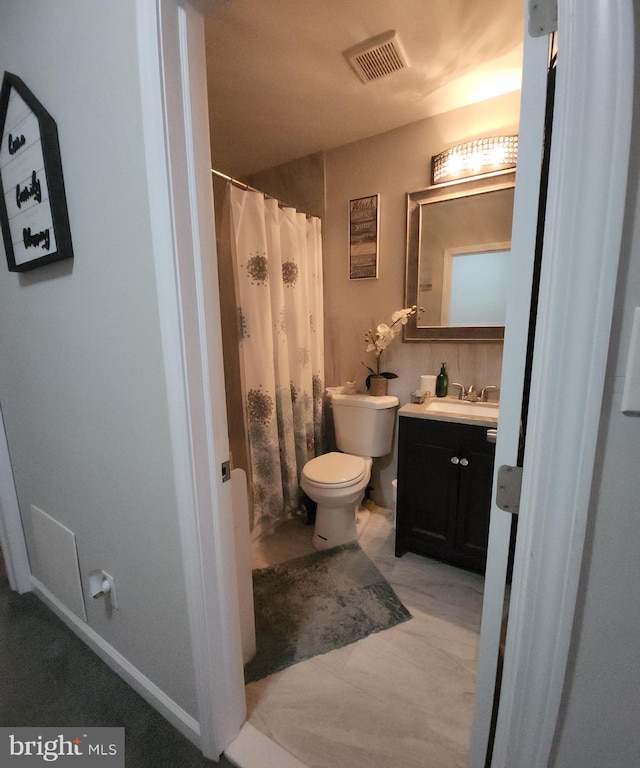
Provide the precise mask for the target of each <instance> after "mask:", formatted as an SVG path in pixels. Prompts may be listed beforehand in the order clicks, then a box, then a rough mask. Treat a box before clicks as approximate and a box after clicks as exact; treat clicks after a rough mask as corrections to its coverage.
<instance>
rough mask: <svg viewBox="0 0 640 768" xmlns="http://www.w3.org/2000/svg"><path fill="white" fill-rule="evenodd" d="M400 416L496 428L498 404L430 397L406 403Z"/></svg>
mask: <svg viewBox="0 0 640 768" xmlns="http://www.w3.org/2000/svg"><path fill="white" fill-rule="evenodd" d="M398 413H399V414H400V416H408V417H410V418H413V419H432V420H433V421H453V422H455V423H457V424H471V425H472V426H476V427H493V428H495V427H497V426H498V415H499V407H498V403H471V402H467V401H466V400H458V399H457V398H454V397H432V398H431V399H430V400H426V401H425V402H424V403H420V404H417V403H407V405H403V406H402V408H400V410H399V411H398Z"/></svg>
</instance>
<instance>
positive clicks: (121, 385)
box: [0, 0, 197, 715]
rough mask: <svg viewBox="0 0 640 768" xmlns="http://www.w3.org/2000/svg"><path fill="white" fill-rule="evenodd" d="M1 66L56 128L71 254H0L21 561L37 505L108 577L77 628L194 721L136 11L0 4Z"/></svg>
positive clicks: (0, 358)
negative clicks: (28, 259)
mask: <svg viewBox="0 0 640 768" xmlns="http://www.w3.org/2000/svg"><path fill="white" fill-rule="evenodd" d="M4 70H9V71H11V72H14V73H15V74H17V75H19V76H20V77H21V78H22V79H23V80H24V81H25V82H26V84H27V85H28V86H29V87H30V88H31V90H32V91H33V92H34V93H35V95H36V96H37V97H38V98H39V99H40V101H41V102H42V103H43V104H44V106H45V107H46V108H47V109H48V110H49V112H50V113H51V115H52V116H53V117H54V119H55V120H56V121H57V125H58V132H59V136H60V150H61V155H62V163H63V168H64V175H65V183H66V193H67V202H68V208H69V217H70V221H71V232H72V238H73V245H74V251H75V260H74V262H73V263H71V262H69V261H67V262H60V263H59V264H57V265H51V266H48V267H44V268H41V269H38V270H36V271H33V272H31V273H27V274H25V275H23V276H18V275H17V274H10V273H9V272H8V271H7V270H6V267H4V266H3V264H0V273H1V274H0V404H1V407H2V411H3V414H4V418H5V423H6V428H7V435H8V443H9V449H10V454H11V459H12V463H13V469H14V472H15V479H16V485H17V491H18V497H19V502H20V507H21V511H22V514H23V519H24V522H25V532H26V536H27V542H28V546H29V555H30V558H31V559H32V562H33V565H34V566H36V567H37V563H35V562H34V561H35V552H34V547H33V537H32V532H31V530H30V527H29V520H28V515H27V514H26V513H27V512H28V510H29V508H30V505H31V504H35V505H37V506H38V507H40V508H41V509H43V510H44V511H45V512H47V513H48V514H50V515H51V516H52V517H54V518H55V519H56V520H58V521H60V522H61V523H63V524H64V525H66V526H67V527H68V528H70V529H71V530H72V531H74V532H75V534H76V536H77V542H78V553H79V561H80V569H81V573H82V575H83V578H84V577H85V575H86V574H87V573H88V571H90V570H92V569H94V568H104V569H106V570H107V571H109V572H110V573H111V574H112V575H113V576H114V577H115V581H116V587H117V593H118V599H119V603H120V610H119V611H118V612H115V613H114V614H113V616H112V617H111V618H109V617H108V616H107V615H106V612H105V608H104V604H103V602H102V601H94V600H91V599H89V600H86V603H87V610H88V620H89V624H90V626H91V627H92V628H93V629H94V630H95V631H96V632H98V633H99V634H100V635H102V636H103V637H104V638H105V639H106V640H107V641H108V642H109V643H111V644H112V645H113V646H115V648H116V649H117V650H118V651H120V652H121V653H122V654H123V655H124V656H125V657H126V658H127V659H128V660H129V661H130V662H131V663H132V664H134V665H135V666H136V667H138V669H140V670H141V671H142V672H143V673H144V674H145V675H147V676H148V677H149V678H151V680H152V681H153V682H154V683H156V685H158V686H159V687H160V688H161V689H163V690H164V691H165V692H166V693H167V694H168V695H169V696H170V697H171V698H173V699H174V700H175V701H176V702H177V703H178V704H179V705H181V706H182V707H184V708H185V709H186V710H187V711H188V712H189V713H191V714H193V715H195V714H197V713H196V703H195V683H194V672H193V668H192V661H191V656H190V638H189V632H188V625H187V615H186V608H185V587H184V577H183V570H182V559H181V551H180V542H179V532H178V524H177V514H176V499H175V488H174V483H173V467H172V459H171V453H170V443H169V423H168V409H167V395H166V391H165V384H164V371H163V361H162V352H161V344H160V326H159V314H158V306H157V298H156V288H155V282H154V264H153V254H152V250H151V232H150V221H149V210H148V203H147V182H146V176H145V167H144V147H143V137H142V122H141V105H140V93H139V87H138V64H137V50H136V18H135V3H133V2H126V3H111V2H91V3H87V2H85V1H84V0H56V2H55V3H51V2H47V1H46V0H30V2H28V3H2V4H1V5H0V72H2V71H4ZM3 262H4V258H3ZM43 578H45V580H46V574H44V575H43Z"/></svg>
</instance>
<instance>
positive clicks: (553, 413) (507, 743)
mask: <svg viewBox="0 0 640 768" xmlns="http://www.w3.org/2000/svg"><path fill="white" fill-rule="evenodd" d="M558 10H559V23H558V29H559V35H560V38H559V39H560V49H561V56H559V57H558V70H557V90H556V111H555V116H554V129H553V139H552V151H551V168H550V178H549V192H548V203H547V220H546V230H545V239H544V248H543V263H542V275H541V285H540V301H539V305H538V321H537V330H536V342H535V352H534V360H533V370H532V377H531V400H530V411H529V415H530V420H529V429H528V434H527V448H526V455H525V463H524V472H523V486H522V501H521V507H520V521H519V529H518V541H517V546H516V562H515V569H514V581H513V590H512V594H511V610H510V616H509V627H508V634H507V644H506V657H505V667H504V677H503V685H502V692H501V698H500V709H499V717H498V727H497V732H496V741H495V748H494V754H493V760H492V763H491V765H492V768H507V766H524V765H526V766H527V768H546V766H547V765H548V761H549V756H550V751H551V747H552V742H553V737H554V733H555V729H556V725H557V720H558V713H559V706H560V700H561V696H562V691H563V686H564V679H565V672H566V666H567V658H568V653H569V646H570V642H571V634H572V627H573V617H574V613H575V604H576V594H577V587H578V581H579V577H580V570H581V563H582V552H583V548H584V533H585V526H586V519H587V512H588V504H589V497H590V492H591V482H592V476H593V465H594V456H595V448H596V442H597V435H598V426H599V417H600V408H601V403H602V392H603V383H604V372H605V367H606V360H607V353H608V345H609V333H610V326H611V316H612V311H613V302H614V290H615V283H616V277H617V267H618V258H619V251H620V240H621V233H622V216H623V211H624V203H625V195H626V178H627V169H628V164H629V141H630V127H631V115H632V104H633V65H634V49H633V28H634V24H633V8H632V2H631V0H615V2H614V1H612V0H560V2H559V4H558ZM568 366H569V367H568ZM569 379H570V381H571V382H572V384H573V385H572V386H569V385H568V384H569ZM576 383H577V386H574V385H575V384H576Z"/></svg>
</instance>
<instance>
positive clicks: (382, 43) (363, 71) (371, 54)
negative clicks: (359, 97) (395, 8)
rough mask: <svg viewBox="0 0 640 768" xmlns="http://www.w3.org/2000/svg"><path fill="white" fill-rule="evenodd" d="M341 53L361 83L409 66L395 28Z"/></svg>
mask: <svg viewBox="0 0 640 768" xmlns="http://www.w3.org/2000/svg"><path fill="white" fill-rule="evenodd" d="M343 54H344V56H345V58H346V59H347V61H348V62H349V64H351V66H352V67H353V69H354V71H355V73H356V74H357V75H358V77H359V78H360V80H362V82H363V83H370V82H372V81H373V80H379V79H380V78H381V77H386V76H387V75H391V74H392V73H393V72H397V71H398V70H400V69H406V68H407V67H408V66H409V61H408V59H407V55H406V53H405V52H404V48H403V47H402V43H401V42H400V38H399V37H398V33H397V32H396V31H395V29H390V30H389V31H388V32H383V33H382V34H381V35H376V36H375V37H371V38H369V39H368V40H365V41H364V42H363V43H358V45H354V46H353V48H349V49H348V50H347V51H343Z"/></svg>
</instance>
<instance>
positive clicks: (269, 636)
mask: <svg viewBox="0 0 640 768" xmlns="http://www.w3.org/2000/svg"><path fill="white" fill-rule="evenodd" d="M253 589H254V601H255V613H256V636H257V646H258V651H257V654H256V656H255V658H254V659H253V660H252V661H250V662H249V663H248V664H247V665H246V666H245V681H246V682H247V683H252V682H254V681H255V680H260V679H261V678H263V677H266V676H267V675H271V674H272V673H273V672H278V671H279V670H281V669H285V667H289V666H291V665H292V664H296V663H297V662H299V661H303V660H304V659H310V658H311V657H312V656H317V655H318V654H321V653H327V652H328V651H331V650H333V649H334V648H342V647H343V646H345V645H349V644H350V643H354V642H355V641H356V640H361V639H362V638H363V637H367V635H370V634H372V633H373V632H380V631H381V630H383V629H388V628H389V627H393V626H395V625H396V624H399V623H400V622H402V621H406V620H407V619H410V618H411V614H410V613H409V611H408V610H407V609H406V608H405V607H404V605H402V603H401V602H400V601H399V600H398V598H397V596H396V594H395V592H394V591H393V589H391V587H390V586H389V584H388V582H387V581H386V580H385V578H384V576H383V575H382V574H381V573H380V571H379V570H378V569H377V568H376V567H375V565H374V564H373V563H372V562H371V560H370V559H369V558H368V557H367V556H366V555H365V553H364V552H363V551H362V549H360V546H359V545H358V544H357V543H353V544H344V545H343V546H340V547H334V548H333V549H327V550H325V551H324V552H314V553H313V554H311V555H305V556H304V557H298V558H296V559H295V560H289V561H288V562H286V563H281V564H280V565H273V566H271V567H269V568H263V569H261V570H259V571H254V572H253Z"/></svg>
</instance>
